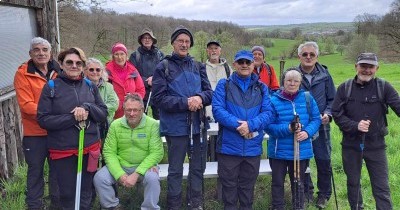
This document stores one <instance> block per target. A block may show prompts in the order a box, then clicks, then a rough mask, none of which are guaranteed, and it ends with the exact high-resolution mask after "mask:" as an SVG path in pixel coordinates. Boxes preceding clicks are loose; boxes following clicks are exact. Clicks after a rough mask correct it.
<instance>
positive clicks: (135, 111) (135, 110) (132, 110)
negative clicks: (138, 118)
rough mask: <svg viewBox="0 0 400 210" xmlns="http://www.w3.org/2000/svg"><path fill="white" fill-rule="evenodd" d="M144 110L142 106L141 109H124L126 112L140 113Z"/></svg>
mask: <svg viewBox="0 0 400 210" xmlns="http://www.w3.org/2000/svg"><path fill="white" fill-rule="evenodd" d="M142 110H143V108H141V109H125V110H124V111H125V112H126V113H132V112H133V113H139V112H140V111H142Z"/></svg>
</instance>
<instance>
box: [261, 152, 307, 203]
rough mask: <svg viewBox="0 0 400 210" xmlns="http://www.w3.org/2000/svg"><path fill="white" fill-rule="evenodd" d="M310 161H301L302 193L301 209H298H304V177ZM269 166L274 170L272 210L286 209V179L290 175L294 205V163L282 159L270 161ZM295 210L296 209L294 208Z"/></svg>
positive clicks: (300, 191) (300, 186)
mask: <svg viewBox="0 0 400 210" xmlns="http://www.w3.org/2000/svg"><path fill="white" fill-rule="evenodd" d="M308 162H309V160H301V161H300V180H301V181H300V185H299V191H298V193H300V196H299V197H300V201H299V202H300V205H299V207H300V208H296V209H304V185H303V183H304V175H305V172H306V169H307V165H308ZM269 164H270V165H271V169H272V183H271V194H272V209H277V210H283V209H285V200H284V197H285V188H284V184H285V177H286V174H287V173H289V178H290V184H291V190H292V203H293V204H294V194H295V190H294V185H295V183H294V170H293V168H294V162H293V160H281V159H273V158H270V159H269ZM293 209H295V208H293Z"/></svg>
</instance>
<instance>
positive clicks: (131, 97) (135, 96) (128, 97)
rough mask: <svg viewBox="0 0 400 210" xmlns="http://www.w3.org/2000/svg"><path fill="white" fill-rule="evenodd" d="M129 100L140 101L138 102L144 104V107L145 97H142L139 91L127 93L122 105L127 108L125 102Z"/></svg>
mask: <svg viewBox="0 0 400 210" xmlns="http://www.w3.org/2000/svg"><path fill="white" fill-rule="evenodd" d="M127 101H138V102H139V103H140V105H141V106H142V108H144V102H143V99H142V97H141V96H140V95H139V94H137V93H128V94H126V95H125V98H124V104H123V105H122V107H123V108H125V103H126V102H127Z"/></svg>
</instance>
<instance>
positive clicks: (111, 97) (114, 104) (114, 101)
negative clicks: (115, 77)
mask: <svg viewBox="0 0 400 210" xmlns="http://www.w3.org/2000/svg"><path fill="white" fill-rule="evenodd" d="M98 88H99V92H100V96H101V98H102V99H103V101H104V103H105V104H106V106H107V111H108V116H107V121H108V123H111V122H112V121H113V119H114V114H115V111H116V110H117V109H118V103H119V100H118V96H117V94H116V93H115V91H114V88H113V86H112V84H110V83H108V82H104V81H100V83H99V86H98Z"/></svg>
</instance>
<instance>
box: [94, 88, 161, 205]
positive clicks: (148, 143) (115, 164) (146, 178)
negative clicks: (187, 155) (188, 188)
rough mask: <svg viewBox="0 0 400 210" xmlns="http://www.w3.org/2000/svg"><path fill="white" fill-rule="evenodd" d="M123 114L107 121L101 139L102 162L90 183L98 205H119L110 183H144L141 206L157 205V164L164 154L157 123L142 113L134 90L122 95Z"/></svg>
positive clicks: (141, 107) (138, 98)
mask: <svg viewBox="0 0 400 210" xmlns="http://www.w3.org/2000/svg"><path fill="white" fill-rule="evenodd" d="M123 109H124V117H122V118H119V119H117V120H115V121H113V122H112V123H111V126H110V128H109V131H108V135H107V138H106V140H105V143H104V149H103V155H104V158H105V161H106V166H104V167H103V168H101V169H100V170H99V171H98V172H97V173H96V175H95V177H94V181H93V182H94V186H95V188H96V191H97V193H98V195H99V199H100V204H101V207H102V209H122V207H121V205H120V204H119V199H118V198H117V197H116V196H115V191H114V189H113V184H115V183H116V182H117V181H118V182H119V183H120V185H122V186H124V187H128V188H130V187H133V186H135V185H136V184H137V183H142V184H143V186H144V200H143V203H142V205H141V209H142V210H144V209H146V210H147V209H160V207H159V206H158V201H159V197H160V181H159V176H158V167H157V164H158V163H159V162H160V161H161V159H162V158H163V155H164V148H163V144H162V141H161V138H160V134H159V133H160V132H159V123H158V122H157V121H156V120H154V119H152V118H151V117H148V116H146V114H144V104H143V100H142V98H141V97H140V96H139V95H137V94H128V95H127V96H125V100H124V104H123Z"/></svg>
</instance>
